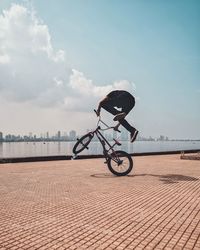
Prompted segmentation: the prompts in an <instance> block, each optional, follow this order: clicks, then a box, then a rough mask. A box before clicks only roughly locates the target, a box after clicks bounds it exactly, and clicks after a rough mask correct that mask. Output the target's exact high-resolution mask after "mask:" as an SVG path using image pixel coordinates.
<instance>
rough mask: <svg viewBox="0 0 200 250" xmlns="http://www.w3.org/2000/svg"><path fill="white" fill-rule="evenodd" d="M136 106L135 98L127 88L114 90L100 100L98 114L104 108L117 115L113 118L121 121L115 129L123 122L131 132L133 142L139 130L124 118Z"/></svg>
mask: <svg viewBox="0 0 200 250" xmlns="http://www.w3.org/2000/svg"><path fill="white" fill-rule="evenodd" d="M134 106H135V98H134V97H133V96H132V95H131V94H130V93H129V92H127V91H125V90H114V91H112V92H110V93H109V94H108V95H107V96H106V97H105V98H104V99H103V100H101V101H100V102H99V106H98V109H97V115H98V116H99V115H100V112H101V108H104V109H105V110H106V111H108V112H109V113H111V114H113V115H115V117H114V119H113V120H114V121H119V124H118V125H117V126H116V127H115V129H116V130H117V129H118V127H119V125H120V124H121V125H122V126H123V127H125V128H126V129H127V130H128V131H129V132H130V137H131V142H134V141H135V139H136V137H137V134H138V130H137V129H135V128H134V127H132V126H131V125H130V124H129V123H128V122H127V121H126V120H125V119H124V118H125V117H126V116H127V115H128V113H129V112H130V111H131V109H132V108H133V107H134ZM115 107H117V108H121V111H119V110H117V109H116V108H115Z"/></svg>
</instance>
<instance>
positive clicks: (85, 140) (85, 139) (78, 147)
mask: <svg viewBox="0 0 200 250" xmlns="http://www.w3.org/2000/svg"><path fill="white" fill-rule="evenodd" d="M93 136H94V135H93V134H92V133H88V134H86V135H84V136H82V137H81V138H80V139H78V140H77V142H76V143H75V145H74V147H73V150H72V151H73V153H74V154H75V155H76V154H79V153H80V152H82V151H83V150H84V149H85V148H87V146H88V144H89V143H90V142H91V140H92V138H93Z"/></svg>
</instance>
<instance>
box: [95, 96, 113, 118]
mask: <svg viewBox="0 0 200 250" xmlns="http://www.w3.org/2000/svg"><path fill="white" fill-rule="evenodd" d="M109 99H110V98H109V97H108V96H106V97H105V98H103V99H102V100H101V101H100V102H99V106H98V109H97V115H98V116H99V115H100V112H101V107H102V105H103V104H104V103H105V102H106V101H107V100H109Z"/></svg>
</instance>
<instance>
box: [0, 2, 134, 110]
mask: <svg viewBox="0 0 200 250" xmlns="http://www.w3.org/2000/svg"><path fill="white" fill-rule="evenodd" d="M67 65H69V64H67V62H66V57H65V52H64V51H63V50H58V51H56V50H55V49H54V48H53V45H52V42H51V36H50V33H49V30H48V27H47V25H45V24H44V23H43V21H41V20H40V19H39V18H38V17H37V16H36V14H35V12H34V10H29V9H27V8H26V7H24V6H21V5H17V4H13V5H12V6H11V7H10V9H8V10H4V11H3V13H2V14H1V15H0V75H1V78H0V96H1V97H4V98H7V99H8V100H10V101H12V102H13V101H15V102H29V103H33V104H34V105H38V106H44V107H52V106H54V107H55V106H58V107H60V108H64V109H65V110H78V111H87V110H91V108H93V107H94V106H96V105H97V102H98V101H99V99H100V98H101V97H103V96H104V95H106V94H107V93H108V92H110V91H111V90H113V89H126V90H129V91H131V90H132V89H134V88H135V86H134V84H133V83H130V82H128V81H126V80H122V81H117V82H114V83H113V84H107V85H103V86H102V85H101V86H97V85H95V84H94V83H93V81H92V80H91V79H87V78H86V77H85V75H84V74H83V73H82V72H79V71H78V70H76V69H70V68H68V67H67Z"/></svg>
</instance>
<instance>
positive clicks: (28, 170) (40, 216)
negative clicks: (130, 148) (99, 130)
mask: <svg viewBox="0 0 200 250" xmlns="http://www.w3.org/2000/svg"><path fill="white" fill-rule="evenodd" d="M0 197H1V198H0V249H1V250H3V249H5V250H14V249H17V250H19V249H20V250H21V249H22V250H25V249H29V250H35V249H40V250H49V249H56V250H65V249H69V250H73V249H80V250H81V249H89V250H92V249H107V250H112V249H117V250H123V249H127V250H132V249H177V250H178V249H200V162H199V161H188V160H180V156H179V155H168V156H146V157H135V158H134V170H133V171H132V172H131V174H130V175H129V176H126V177H115V176H113V175H112V174H111V173H110V172H109V170H108V169H107V167H106V165H104V164H103V159H91V160H75V161H54V162H37V163H18V164H3V165H0Z"/></svg>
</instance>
